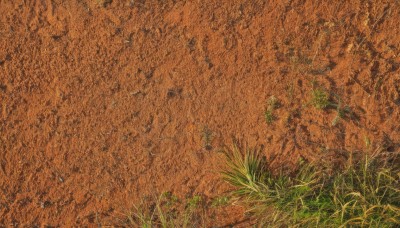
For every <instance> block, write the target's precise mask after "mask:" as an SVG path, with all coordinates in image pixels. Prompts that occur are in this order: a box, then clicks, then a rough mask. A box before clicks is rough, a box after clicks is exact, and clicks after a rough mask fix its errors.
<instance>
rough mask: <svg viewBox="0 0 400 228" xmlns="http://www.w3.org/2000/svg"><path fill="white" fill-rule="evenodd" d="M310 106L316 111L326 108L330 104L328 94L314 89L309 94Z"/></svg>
mask: <svg viewBox="0 0 400 228" xmlns="http://www.w3.org/2000/svg"><path fill="white" fill-rule="evenodd" d="M311 104H312V105H313V106H314V107H315V108H317V109H325V108H328V107H329V105H330V104H331V103H330V102H329V94H328V93H327V92H325V91H324V90H322V89H314V90H312V92H311Z"/></svg>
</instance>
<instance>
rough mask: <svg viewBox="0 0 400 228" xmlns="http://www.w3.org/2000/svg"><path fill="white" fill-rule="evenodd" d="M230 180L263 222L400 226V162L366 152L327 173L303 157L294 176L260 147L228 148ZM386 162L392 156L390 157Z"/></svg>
mask: <svg viewBox="0 0 400 228" xmlns="http://www.w3.org/2000/svg"><path fill="white" fill-rule="evenodd" d="M226 155H227V164H226V169H225V170H224V171H223V172H222V176H223V178H224V180H225V181H227V182H228V183H229V184H231V185H233V186H235V187H236V190H234V191H233V192H232V194H233V195H234V196H235V197H236V198H237V199H238V200H239V201H240V202H242V203H243V204H244V205H246V206H247V207H248V208H249V212H252V213H253V215H254V217H255V218H257V219H258V222H259V223H260V224H261V225H267V224H268V225H269V226H271V225H273V226H276V227H288V226H289V227H348V226H350V227H352V226H355V227H397V226H398V225H400V180H399V178H400V168H399V163H387V162H384V160H383V159H381V158H378V157H375V158H370V157H365V159H363V160H362V161H360V162H358V163H352V164H351V165H349V167H348V168H347V169H345V170H341V171H338V172H336V173H331V174H330V175H327V174H324V172H323V170H319V169H317V168H315V166H313V165H311V164H309V163H306V162H303V163H301V164H300V167H299V169H298V171H297V172H296V173H295V174H294V175H284V174H283V173H281V174H279V175H273V174H271V172H269V171H268V169H267V165H268V164H267V163H266V161H265V160H263V159H262V157H261V156H260V153H259V152H258V151H256V150H251V149H246V150H245V151H244V152H243V153H242V152H241V150H240V149H239V148H238V147H237V146H234V147H233V150H230V151H228V152H226ZM385 161H386V160H385Z"/></svg>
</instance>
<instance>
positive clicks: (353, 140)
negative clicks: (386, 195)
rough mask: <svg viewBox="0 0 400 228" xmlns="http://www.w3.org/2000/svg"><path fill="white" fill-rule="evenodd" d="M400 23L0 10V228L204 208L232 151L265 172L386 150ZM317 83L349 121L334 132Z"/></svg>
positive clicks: (250, 8)
mask: <svg viewBox="0 0 400 228" xmlns="http://www.w3.org/2000/svg"><path fill="white" fill-rule="evenodd" d="M399 21H400V2H399V1H396V0H393V1H372V0H371V1H364V0H363V1H361V0H355V1H313V0H293V1H292V0H281V1H276V0H270V1H267V0H255V1H245V0H242V1H239V0H225V1H222V0H214V1H212V0H210V1H178V0H167V1H160V0H158V1H157V0H149V1H145V0H124V1H122V0H121V1H118V0H113V1H104V0H103V1H99V0H71V1H61V0H15V1H14V0H0V105H1V106H0V107H1V112H0V121H1V122H0V225H1V226H5V227H10V226H19V227H33V226H41V227H42V226H46V225H47V226H61V227H68V226H95V225H96V226H97V225H98V224H99V223H100V224H102V225H110V224H115V223H116V221H117V218H120V217H121V216H122V214H123V213H126V212H127V211H128V209H129V208H131V207H132V206H133V205H134V204H135V203H138V202H139V201H140V200H141V199H143V197H145V196H149V195H157V194H159V193H161V192H163V191H171V192H173V193H174V194H176V195H178V196H180V197H185V196H190V195H194V194H201V195H202V196H203V198H205V199H206V200H207V202H210V200H212V199H213V198H214V197H216V196H219V195H221V194H223V193H224V192H225V191H226V190H228V189H229V186H227V185H226V184H224V182H223V181H222V180H221V179H220V177H219V176H218V174H217V172H218V169H219V167H220V164H221V163H222V162H223V161H224V158H223V156H221V154H220V153H218V151H219V149H220V148H221V147H222V146H224V145H230V144H231V142H232V141H231V137H232V136H233V137H236V138H239V139H241V140H244V141H246V142H247V143H248V145H250V146H256V145H258V146H261V145H263V146H264V153H265V154H266V155H267V158H269V159H270V160H272V164H271V165H272V166H274V165H275V166H276V167H278V165H282V164H283V165H289V166H291V165H293V164H295V163H296V161H297V160H298V159H299V158H300V157H302V158H304V159H307V160H309V161H325V162H333V164H334V161H336V160H340V159H341V158H342V157H346V156H348V155H349V153H351V152H355V151H360V150H365V148H366V147H374V148H376V147H381V148H383V149H386V150H389V151H393V150H398V147H397V146H398V142H400V69H399V68H400V53H399V50H400V26H399V24H398V22H399ZM317 83H318V84H319V85H320V86H321V87H322V88H324V89H326V91H329V92H330V93H331V98H335V96H336V95H337V96H338V97H340V98H341V100H342V103H343V104H344V105H348V106H349V107H350V108H351V110H352V115H351V116H349V117H345V118H343V119H342V120H341V121H340V122H339V123H338V124H337V125H335V126H332V124H331V123H332V120H333V119H334V117H335V115H336V112H335V110H333V109H327V110H318V109H316V108H314V107H312V106H311V105H310V104H309V101H310V93H311V91H312V89H313V87H314V88H315V86H316V84H317ZM334 94H336V95H334ZM270 96H275V97H276V98H277V99H278V100H279V103H280V106H279V108H278V109H276V110H275V111H274V115H275V120H274V121H273V122H272V124H270V125H268V124H267V123H266V122H265V119H264V111H265V108H266V102H267V100H268V98H269V97H270ZM205 129H208V130H207V131H206V130H205ZM204 134H208V136H209V137H205V136H204ZM205 138H208V139H209V140H208V141H209V142H206V141H205V140H206V139H205ZM207 144H209V145H207ZM366 144H367V145H366ZM210 211H211V209H210ZM242 212H243V209H241V208H239V207H235V206H230V207H227V208H225V209H223V210H222V212H221V211H220V212H215V214H214V215H213V216H212V219H210V221H209V224H210V225H212V224H214V225H228V224H235V223H240V221H242V220H243V219H244V218H243V217H242V216H241V214H242ZM213 213H214V212H213ZM210 214H212V213H211V212H210Z"/></svg>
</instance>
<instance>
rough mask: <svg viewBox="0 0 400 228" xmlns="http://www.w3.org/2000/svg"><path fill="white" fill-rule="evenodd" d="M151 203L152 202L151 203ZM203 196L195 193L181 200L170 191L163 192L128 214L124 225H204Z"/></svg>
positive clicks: (166, 227)
mask: <svg viewBox="0 0 400 228" xmlns="http://www.w3.org/2000/svg"><path fill="white" fill-rule="evenodd" d="M149 203H150V204H149ZM201 204H202V198H201V197H200V196H198V195H195V196H193V197H191V198H188V199H185V200H181V199H179V198H178V197H176V196H174V195H173V194H172V193H170V192H164V193H162V194H161V195H160V196H159V197H158V198H157V199H156V200H155V201H153V200H145V201H144V202H143V203H142V204H141V205H139V206H135V207H134V208H133V209H132V210H131V212H130V213H129V214H128V215H127V219H126V221H125V222H124V224H123V226H124V227H142V228H151V227H162V228H171V227H182V228H185V227H193V226H195V227H204V226H205V225H204V223H205V221H204V211H202V208H201Z"/></svg>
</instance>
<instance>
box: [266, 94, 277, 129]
mask: <svg viewBox="0 0 400 228" xmlns="http://www.w3.org/2000/svg"><path fill="white" fill-rule="evenodd" d="M278 107H279V101H278V99H277V98H276V97H275V96H271V97H269V99H268V101H267V107H266V108H265V112H264V118H265V122H267V124H271V123H272V122H273V121H274V120H275V116H274V114H273V112H274V110H275V109H277V108H278Z"/></svg>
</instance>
